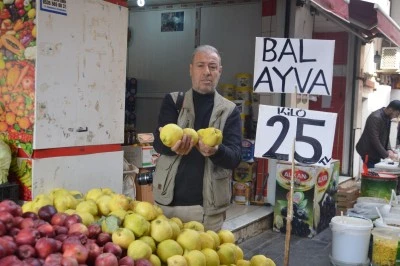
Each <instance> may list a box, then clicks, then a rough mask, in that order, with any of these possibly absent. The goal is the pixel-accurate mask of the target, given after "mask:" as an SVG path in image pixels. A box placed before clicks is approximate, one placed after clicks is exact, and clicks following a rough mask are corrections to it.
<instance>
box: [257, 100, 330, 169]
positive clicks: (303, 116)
mask: <svg viewBox="0 0 400 266" xmlns="http://www.w3.org/2000/svg"><path fill="white" fill-rule="evenodd" d="M259 108H260V109H259V113H258V123H257V134H256V143H255V151H254V156H255V157H258V158H270V159H277V160H284V161H289V162H291V161H293V159H294V160H295V162H298V163H303V164H310V165H317V166H323V167H324V166H327V165H329V164H330V161H331V159H332V146H333V138H334V135H335V126H336V117H337V114H335V113H327V112H318V111H310V110H304V109H298V108H289V107H278V106H268V105H260V107H259ZM294 139H296V141H295V153H294V158H292V146H293V140H294Z"/></svg>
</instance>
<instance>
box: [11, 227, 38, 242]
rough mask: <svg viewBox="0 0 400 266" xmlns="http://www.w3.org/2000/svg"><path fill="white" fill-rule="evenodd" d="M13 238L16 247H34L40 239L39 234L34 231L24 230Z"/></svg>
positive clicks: (30, 229)
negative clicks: (25, 245) (24, 245)
mask: <svg viewBox="0 0 400 266" xmlns="http://www.w3.org/2000/svg"><path fill="white" fill-rule="evenodd" d="M14 238H15V242H16V243H17V244H18V245H23V244H27V245H35V243H36V241H37V240H38V239H39V238H40V234H39V231H38V230H36V229H32V228H24V229H21V231H19V232H18V234H17V235H16V236H15V237H14Z"/></svg>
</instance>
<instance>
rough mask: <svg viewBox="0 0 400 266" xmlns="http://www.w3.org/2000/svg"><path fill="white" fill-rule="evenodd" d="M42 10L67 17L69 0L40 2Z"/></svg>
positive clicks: (41, 0) (43, 0) (42, 0)
mask: <svg viewBox="0 0 400 266" xmlns="http://www.w3.org/2000/svg"><path fill="white" fill-rule="evenodd" d="M40 10H43V11H46V12H51V13H54V14H60V15H64V16H66V15H67V0H40Z"/></svg>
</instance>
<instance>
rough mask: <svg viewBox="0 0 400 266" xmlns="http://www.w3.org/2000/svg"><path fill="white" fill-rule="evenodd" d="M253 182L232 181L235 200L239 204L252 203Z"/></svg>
mask: <svg viewBox="0 0 400 266" xmlns="http://www.w3.org/2000/svg"><path fill="white" fill-rule="evenodd" d="M251 187H252V183H251V182H246V183H242V182H236V181H233V183H232V190H233V191H232V196H233V201H234V202H236V203H238V204H244V205H249V204H250V196H251Z"/></svg>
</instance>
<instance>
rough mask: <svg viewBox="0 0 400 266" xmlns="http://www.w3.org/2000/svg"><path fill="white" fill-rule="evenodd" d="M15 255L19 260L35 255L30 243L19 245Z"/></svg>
mask: <svg viewBox="0 0 400 266" xmlns="http://www.w3.org/2000/svg"><path fill="white" fill-rule="evenodd" d="M17 256H18V258H20V259H21V260H25V259H28V258H33V257H36V250H35V248H34V247H32V246H31V245H21V246H19V247H18V249H17Z"/></svg>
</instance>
